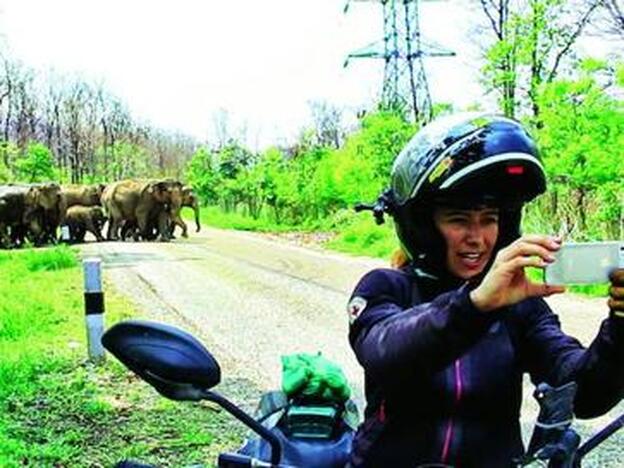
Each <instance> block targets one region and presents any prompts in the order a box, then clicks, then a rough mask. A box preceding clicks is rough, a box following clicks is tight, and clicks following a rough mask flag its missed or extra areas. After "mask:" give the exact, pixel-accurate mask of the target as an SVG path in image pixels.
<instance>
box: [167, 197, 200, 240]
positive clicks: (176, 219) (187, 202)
mask: <svg viewBox="0 0 624 468" xmlns="http://www.w3.org/2000/svg"><path fill="white" fill-rule="evenodd" d="M185 206H188V207H189V208H193V211H194V212H195V226H196V228H197V229H196V232H199V231H200V230H201V225H200V224H199V201H198V199H197V196H195V193H193V189H192V188H191V187H188V186H186V185H185V186H183V187H182V200H181V203H180V205H172V206H171V207H170V210H169V217H170V219H171V231H170V235H171V237H173V232H174V231H175V227H176V226H180V228H182V237H188V230H187V227H186V223H185V222H184V221H183V220H182V217H181V216H180V211H181V210H182V208H183V207H185Z"/></svg>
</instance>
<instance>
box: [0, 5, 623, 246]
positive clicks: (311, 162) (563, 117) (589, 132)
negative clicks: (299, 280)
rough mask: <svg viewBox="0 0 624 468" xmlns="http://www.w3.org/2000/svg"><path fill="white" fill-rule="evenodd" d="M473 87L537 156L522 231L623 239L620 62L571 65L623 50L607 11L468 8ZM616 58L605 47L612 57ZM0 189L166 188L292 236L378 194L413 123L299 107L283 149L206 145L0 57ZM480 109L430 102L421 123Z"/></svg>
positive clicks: (107, 98) (96, 93) (83, 83)
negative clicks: (475, 39)
mask: <svg viewBox="0 0 624 468" xmlns="http://www.w3.org/2000/svg"><path fill="white" fill-rule="evenodd" d="M473 3H474V5H473V6H474V8H475V9H477V10H479V11H480V14H481V16H482V19H483V27H482V29H481V30H480V32H479V41H480V43H481V44H482V49H483V56H482V59H483V60H482V63H480V64H475V66H476V67H479V69H480V80H481V85H482V86H483V88H484V89H485V90H486V91H487V92H488V96H490V97H491V98H492V99H493V100H495V102H496V107H497V109H495V110H496V111H497V112H499V113H502V114H505V115H507V116H510V117H514V118H516V119H519V120H521V121H522V122H524V123H525V124H526V125H528V127H529V128H530V129H531V133H532V134H533V136H534V137H535V138H536V140H537V142H538V144H539V147H540V149H541V153H542V158H543V162H544V164H545V167H546V169H547V172H548V176H549V184H550V185H549V191H548V193H547V194H546V195H545V196H542V197H541V198H540V199H539V200H537V201H536V202H535V203H534V204H533V206H531V207H529V213H530V216H529V217H528V221H527V222H528V223H529V224H531V227H532V228H536V229H543V230H549V231H550V232H562V231H563V232H564V233H566V234H569V235H571V236H572V237H574V238H575V239H579V240H587V239H606V238H619V239H622V238H624V209H623V206H624V182H623V181H624V101H623V99H624V57H623V56H622V54H621V51H622V48H619V53H616V54H611V55H609V56H607V57H606V58H600V59H598V58H593V57H590V56H583V55H581V54H580V53H578V52H577V51H576V47H575V46H576V44H577V43H578V41H580V40H581V39H582V38H583V37H585V36H588V35H589V36H594V37H595V36H599V37H601V38H602V39H604V40H608V41H616V43H617V42H618V41H619V42H620V43H621V42H622V40H624V20H623V16H622V8H621V3H620V2H619V0H582V1H577V0H574V1H571V0H528V1H524V2H510V1H509V0H489V1H486V0H480V1H478V2H476V1H475V2H473ZM616 50H617V48H616ZM0 60H1V66H2V71H1V72H0V183H8V182H17V181H21V182H37V181H49V180H54V181H58V182H61V183H95V182H103V183H106V182H111V181H114V180H120V179H126V178H150V177H161V176H168V177H176V178H180V179H183V180H184V181H185V182H187V183H189V184H190V185H192V186H193V188H194V189H195V191H196V193H197V194H198V195H199V196H200V198H201V200H202V202H203V203H204V204H207V205H215V206H218V207H219V209H220V210H221V211H223V212H226V213H239V214H242V215H244V216H246V217H249V218H251V219H258V218H263V219H267V220H269V221H270V223H272V224H273V225H275V226H280V225H281V226H286V227H289V228H292V229H320V228H324V229H326V228H327V227H328V226H329V228H330V229H331V228H339V227H340V226H341V223H343V224H344V223H345V222H348V220H349V219H350V217H351V215H350V214H347V213H348V210H349V209H350V208H352V207H353V205H354V204H355V203H357V202H371V201H373V200H374V199H375V198H376V197H377V196H378V195H379V193H380V192H381V191H382V190H383V189H384V188H385V187H386V186H387V184H388V180H389V177H388V176H389V171H390V168H391V163H392V160H393V159H394V157H395V156H396V155H397V154H398V152H399V151H400V149H401V147H402V145H404V144H405V143H406V142H407V140H408V139H409V138H410V137H411V136H412V135H413V134H414V132H415V131H417V129H418V128H419V127H420V126H422V125H426V122H424V121H418V122H413V121H412V120H410V119H409V116H408V115H406V112H404V110H403V109H401V108H397V107H393V106H388V105H384V103H382V102H378V103H371V106H370V109H368V110H366V111H365V112H362V113H361V115H360V117H359V121H358V123H357V125H355V126H353V125H351V126H347V125H346V124H345V123H344V119H343V117H344V115H343V109H341V108H340V106H338V105H335V104H333V103H329V102H314V103H312V104H311V105H310V112H311V116H312V121H313V125H311V126H310V127H309V128H304V129H302V130H301V132H300V136H299V138H298V139H297V141H296V142H294V143H292V144H289V145H288V146H284V145H282V146H279V145H275V146H274V147H270V148H266V149H263V150H261V151H255V150H252V149H250V148H249V147H248V146H247V145H246V142H245V139H244V138H241V137H240V136H237V135H235V134H234V132H232V131H228V129H227V122H226V121H222V122H221V124H222V127H223V129H222V130H223V131H222V132H221V135H220V138H218V140H219V141H212V142H205V141H197V140H196V139H194V138H192V137H189V136H187V135H183V134H180V133H179V132H170V131H167V130H164V129H160V128H156V127H154V126H152V125H151V124H150V123H149V122H142V121H139V120H137V119H135V118H134V117H133V116H132V112H131V111H130V106H129V104H128V103H125V102H123V101H122V100H121V99H120V98H118V97H116V96H115V95H113V94H112V93H110V92H109V91H108V90H107V89H105V87H104V86H103V85H101V84H97V83H93V82H89V81H87V80H84V79H82V78H80V77H74V76H65V75H62V74H59V73H48V74H45V75H44V74H42V73H40V72H38V71H36V70H33V69H31V68H29V67H28V66H27V65H24V64H23V63H21V62H20V61H19V60H18V59H17V58H14V57H11V56H10V54H9V53H8V52H7V53H3V54H2V56H1V57H0ZM465 110H488V111H491V110H492V109H491V108H490V107H486V106H485V104H484V103H474V104H473V105H471V106H470V107H469V108H468V109H462V108H456V107H455V106H454V105H453V103H435V104H434V115H436V116H437V115H443V114H445V113H449V112H456V111H465Z"/></svg>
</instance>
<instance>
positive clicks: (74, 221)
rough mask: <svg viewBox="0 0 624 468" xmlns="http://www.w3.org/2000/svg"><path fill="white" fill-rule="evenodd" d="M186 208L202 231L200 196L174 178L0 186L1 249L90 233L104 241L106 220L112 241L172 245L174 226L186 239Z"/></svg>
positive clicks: (72, 239)
mask: <svg viewBox="0 0 624 468" xmlns="http://www.w3.org/2000/svg"><path fill="white" fill-rule="evenodd" d="M185 206H188V207H191V208H193V210H194V212H195V223H196V226H197V231H199V230H200V228H201V226H200V223H199V204H198V200H197V197H196V196H195V194H194V193H193V190H192V189H191V188H190V187H187V186H184V185H183V184H182V182H180V181H177V180H173V179H161V180H150V181H138V180H121V181H117V182H112V183H110V184H106V185H105V184H95V185H72V186H61V185H59V184H57V183H54V182H49V183H38V184H9V185H0V247H3V248H11V247H18V246H21V245H24V244H25V243H26V242H30V243H32V244H35V245H43V244H45V243H49V242H51V243H56V242H57V241H58V240H59V239H62V240H65V241H68V242H83V241H84V238H85V234H86V233H87V232H90V233H91V234H93V236H95V238H96V240H97V241H103V240H104V236H103V235H102V229H103V228H104V225H105V224H106V223H107V222H108V228H107V232H106V239H108V240H126V239H127V238H128V237H132V238H133V239H134V240H140V239H143V240H162V241H168V240H170V239H171V238H172V237H173V231H174V230H175V227H176V226H179V227H180V228H181V229H182V236H183V237H187V236H188V232H187V226H186V223H185V222H184V221H183V220H182V218H181V216H180V211H181V209H182V207H185ZM59 229H60V231H61V235H60V237H59V234H58V230H59Z"/></svg>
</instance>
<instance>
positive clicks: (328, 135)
mask: <svg viewBox="0 0 624 468" xmlns="http://www.w3.org/2000/svg"><path fill="white" fill-rule="evenodd" d="M308 105H309V106H310V112H311V114H312V121H313V122H314V131H315V136H316V143H317V144H318V145H320V146H329V147H333V148H336V149H337V148H340V146H342V143H343V142H344V138H345V135H346V130H345V128H344V126H343V124H342V110H341V109H339V108H338V107H336V106H334V105H333V104H330V103H328V102H326V101H313V102H310V103H309V104H308Z"/></svg>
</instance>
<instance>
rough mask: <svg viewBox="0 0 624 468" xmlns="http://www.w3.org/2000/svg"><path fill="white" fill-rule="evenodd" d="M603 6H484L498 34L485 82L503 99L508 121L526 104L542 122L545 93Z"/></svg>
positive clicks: (539, 0) (545, 1)
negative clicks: (541, 96)
mask: <svg viewBox="0 0 624 468" xmlns="http://www.w3.org/2000/svg"><path fill="white" fill-rule="evenodd" d="M601 1H602V0H578V1H570V0H518V1H516V2H512V1H511V0H480V5H481V9H482V10H483V12H484V14H485V15H486V18H487V20H488V23H489V25H490V27H491V31H492V32H493V33H494V42H493V43H492V44H491V45H490V46H489V47H488V49H487V51H486V65H485V66H484V68H483V81H484V82H485V84H486V86H487V87H488V88H489V89H491V90H495V91H497V92H498V93H499V96H500V104H501V107H502V109H503V112H504V113H505V115H507V116H510V117H515V116H516V114H517V107H518V105H519V104H521V103H522V101H523V100H526V101H527V102H528V107H529V108H530V113H531V115H532V116H533V117H535V118H537V117H538V116H539V112H540V109H539V103H538V97H537V96H538V93H539V89H540V87H541V86H542V85H543V84H545V83H550V82H552V81H553V80H554V79H555V78H556V77H557V75H558V73H559V72H560V71H561V69H562V67H563V66H564V64H565V61H566V59H568V58H569V57H571V55H572V52H573V46H574V44H575V43H576V41H577V40H578V38H579V37H580V36H581V34H582V33H583V31H584V30H585V27H586V26H587V24H588V23H589V20H590V18H591V17H592V15H593V14H594V13H595V11H596V9H597V8H598V6H599V5H600V3H601Z"/></svg>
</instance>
